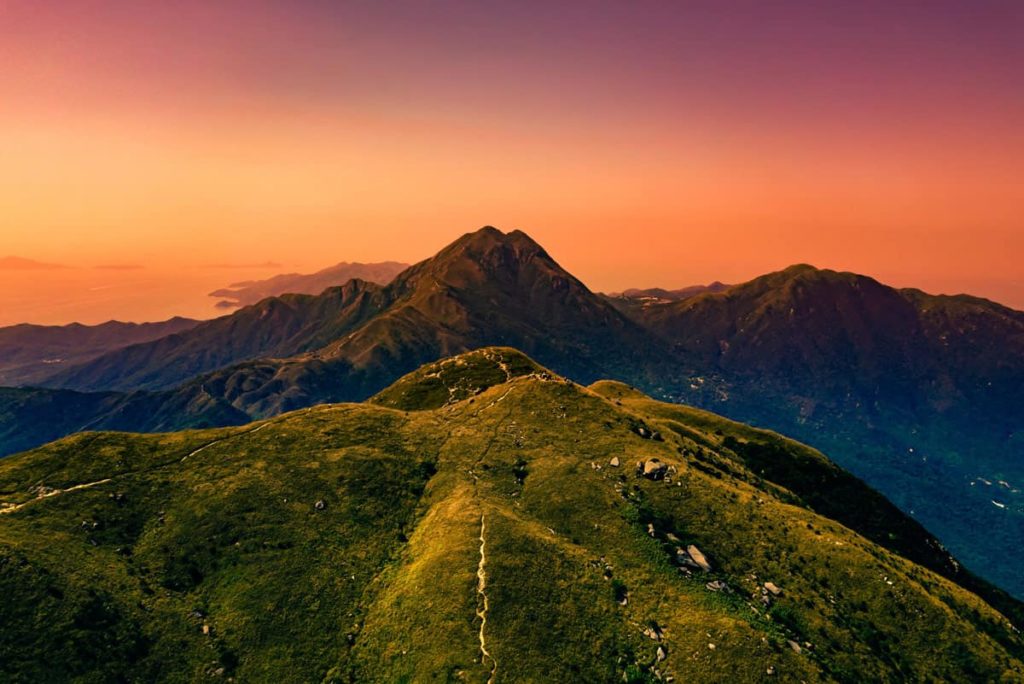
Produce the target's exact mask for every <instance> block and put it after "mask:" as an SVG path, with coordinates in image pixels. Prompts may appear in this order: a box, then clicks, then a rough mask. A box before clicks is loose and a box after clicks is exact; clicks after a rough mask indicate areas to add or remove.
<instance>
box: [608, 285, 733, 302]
mask: <svg viewBox="0 0 1024 684" xmlns="http://www.w3.org/2000/svg"><path fill="white" fill-rule="evenodd" d="M728 288H729V285H726V284H725V283H721V282H719V281H717V280H716V281H714V282H711V283H708V284H707V285H690V286H689V287H682V288H679V289H678V290H666V289H664V288H661V287H648V288H644V289H640V288H635V287H633V288H630V289H628V290H623V291H622V292H616V293H612V294H609V295H608V296H609V297H614V298H616V299H627V300H637V301H640V302H658V301H669V302H678V301H680V300H682V299H686V298H688V297H692V296H693V295H698V294H702V293H704V292H721V291H722V290H726V289H728Z"/></svg>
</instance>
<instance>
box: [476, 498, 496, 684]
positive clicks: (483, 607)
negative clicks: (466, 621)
mask: <svg viewBox="0 0 1024 684" xmlns="http://www.w3.org/2000/svg"><path fill="white" fill-rule="evenodd" d="M486 534H487V516H486V515H484V514H480V563H479V564H478V565H477V568H476V577H477V584H476V593H477V594H478V596H479V598H480V607H479V608H477V611H476V614H477V617H479V618H480V663H481V664H483V663H486V662H487V661H488V660H489V661H491V674H490V676H489V677H488V678H487V684H492V683H493V682H494V674H495V673H496V672H497V671H498V661H497V660H495V659H494V656H492V655H491V653H490V651H488V650H487V634H486V629H487V609H488V608H489V607H490V606H489V604H488V602H487V539H486Z"/></svg>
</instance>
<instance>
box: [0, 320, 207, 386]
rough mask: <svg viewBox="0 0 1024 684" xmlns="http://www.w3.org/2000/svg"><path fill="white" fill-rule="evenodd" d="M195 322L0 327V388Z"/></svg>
mask: <svg viewBox="0 0 1024 684" xmlns="http://www.w3.org/2000/svg"><path fill="white" fill-rule="evenodd" d="M198 322H199V321H194V320H190V319H187V318H178V317H175V318H171V319H170V320H166V321H162V322H160V323H122V322H120V321H108V322H107V323H103V324H101V325H82V324H80V323H72V324H70V325H30V324H27V323H25V324H21V325H12V326H9V327H6V328H0V386H17V385H26V384H32V383H34V382H39V381H40V380H42V379H43V378H45V377H47V376H49V375H53V374H54V373H55V372H56V370H57V369H59V368H65V367H68V366H71V365H74V364H78V363H82V362H84V361H88V360H90V359H93V358H95V357H97V356H99V355H100V354H103V353H104V352H108V351H111V350H113V349H118V348H121V347H126V346H128V345H130V344H137V343H139V342H149V341H150V340H155V339H157V338H160V337H164V336H166V335H170V334H173V333H177V332H182V331H184V330H188V329H189V328H191V327H193V326H195V325H196V324H197V323H198Z"/></svg>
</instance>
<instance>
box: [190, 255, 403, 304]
mask: <svg viewBox="0 0 1024 684" xmlns="http://www.w3.org/2000/svg"><path fill="white" fill-rule="evenodd" d="M408 267H409V264H402V263H399V262H397V261H382V262H380V263H374V264H360V263H348V262H345V261H343V262H341V263H340V264H336V265H334V266H330V267H328V268H325V269H323V270H321V271H317V272H316V273H309V274H301V273H285V274H282V275H276V276H274V277H272V278H267V279H266V280H247V281H244V282H241V283H234V284H232V285H230V286H229V287H224V288H221V289H219V290H214V291H213V292H211V293H210V296H211V297H222V298H223V300H224V301H221V302H218V303H217V306H219V307H221V308H234V307H240V306H246V305H248V304H255V303H257V302H259V301H260V300H262V299H266V298H267V297H276V296H278V295H283V294H287V293H294V294H314V295H315V294H320V293H321V292H323V291H324V290H326V289H327V288H329V287H335V286H338V285H344V284H345V283H347V282H348V281H350V280H353V279H357V280H365V281H366V282H369V283H377V284H378V285H387V284H388V283H390V282H391V281H392V280H394V278H395V276H396V275H398V274H399V273H401V272H402V271H404V270H405V269H407V268H408Z"/></svg>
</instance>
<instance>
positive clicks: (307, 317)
mask: <svg viewBox="0 0 1024 684" xmlns="http://www.w3.org/2000/svg"><path fill="white" fill-rule="evenodd" d="M386 301H387V299H386V297H385V296H384V295H383V291H382V289H381V287H380V286H379V285H374V284H373V283H367V282H363V281H359V280H353V281H350V282H348V283H346V284H345V285H343V286H341V287H335V288H330V289H328V290H327V291H325V292H324V293H323V294H321V295H318V296H311V295H285V296H282V297H273V298H270V299H265V300H263V301H261V302H259V303H258V304H254V305H252V306H248V307H245V308H244V309H242V310H240V311H237V312H236V313H234V314H232V315H230V316H223V317H221V318H217V319H215V320H212V321H207V322H205V323H201V324H199V325H197V326H195V327H194V328H192V329H191V330H188V331H186V332H182V333H179V334H175V335H170V336H167V337H164V338H161V339H159V340H155V341H153V342H148V343H145V344H137V345H132V346H130V347H127V348H125V349H120V350H117V351H114V352H111V353H109V354H104V355H103V356H101V357H99V358H97V359H95V360H93V361H90V362H88V363H86V364H82V365H79V366H76V367H73V368H69V369H67V370H64V371H61V372H58V373H55V374H54V375H52V376H51V377H49V378H47V379H46V380H45V381H44V382H43V383H41V384H43V385H44V386H46V387H56V388H62V389H75V390H82V391H109V390H117V391H130V390H139V389H143V390H160V389H168V388H171V387H175V386H177V385H180V384H181V383H184V382H186V381H188V380H191V379H192V378H195V377H196V376H197V375H200V374H202V373H207V372H210V371H214V370H217V369H219V368H224V367H225V366H230V365H232V364H236V363H240V362H243V361H247V360H250V359H256V358H261V357H287V356H292V355H295V354H299V353H301V352H304V351H308V350H310V349H316V348H318V347H320V346H322V345H324V344H326V343H328V342H330V341H331V340H334V339H336V338H337V337H338V336H340V335H344V334H345V333H347V332H349V331H350V330H352V329H354V328H356V327H358V326H359V325H360V324H362V323H364V322H366V321H367V320H369V319H370V318H372V317H373V316H374V315H376V314H378V313H380V311H381V310H383V308H384V306H385V303H386Z"/></svg>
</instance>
